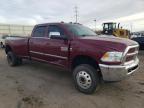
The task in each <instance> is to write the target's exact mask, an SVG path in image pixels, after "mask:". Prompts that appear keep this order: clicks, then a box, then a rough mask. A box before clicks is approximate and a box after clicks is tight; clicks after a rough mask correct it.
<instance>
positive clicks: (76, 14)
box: [74, 6, 78, 23]
mask: <svg viewBox="0 0 144 108" xmlns="http://www.w3.org/2000/svg"><path fill="white" fill-rule="evenodd" d="M74 9H75V20H76V21H75V22H76V23H77V22H78V7H77V6H75V7H74Z"/></svg>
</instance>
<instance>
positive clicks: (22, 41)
mask: <svg viewBox="0 0 144 108" xmlns="http://www.w3.org/2000/svg"><path fill="white" fill-rule="evenodd" d="M28 43H29V37H8V38H7V39H6V45H9V46H11V48H12V51H13V52H14V53H15V54H16V55H18V56H21V57H29V50H28V49H29V45H28Z"/></svg>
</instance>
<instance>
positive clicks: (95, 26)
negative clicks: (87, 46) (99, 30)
mask: <svg viewBox="0 0 144 108" xmlns="http://www.w3.org/2000/svg"><path fill="white" fill-rule="evenodd" d="M94 23H95V32H96V19H95V20H94Z"/></svg>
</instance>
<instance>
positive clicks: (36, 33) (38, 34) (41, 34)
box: [33, 26, 46, 37]
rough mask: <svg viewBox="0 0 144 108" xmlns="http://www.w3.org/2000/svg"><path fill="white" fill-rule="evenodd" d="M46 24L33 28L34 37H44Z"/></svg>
mask: <svg viewBox="0 0 144 108" xmlns="http://www.w3.org/2000/svg"><path fill="white" fill-rule="evenodd" d="M45 30H46V26H39V27H36V28H35V30H34V34H33V36H34V37H44V36H45Z"/></svg>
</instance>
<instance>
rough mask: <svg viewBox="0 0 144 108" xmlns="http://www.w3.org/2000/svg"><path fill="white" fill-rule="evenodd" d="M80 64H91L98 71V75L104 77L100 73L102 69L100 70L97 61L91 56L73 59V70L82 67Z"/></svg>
mask: <svg viewBox="0 0 144 108" xmlns="http://www.w3.org/2000/svg"><path fill="white" fill-rule="evenodd" d="M80 64H89V65H91V66H92V67H94V68H95V69H96V70H98V73H99V75H100V76H102V74H101V72H100V68H99V65H98V63H97V61H96V60H95V59H93V58H91V57H89V56H82V55H80V56H77V57H75V58H74V59H73V61H72V70H73V69H74V68H75V67H76V66H78V65H80Z"/></svg>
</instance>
